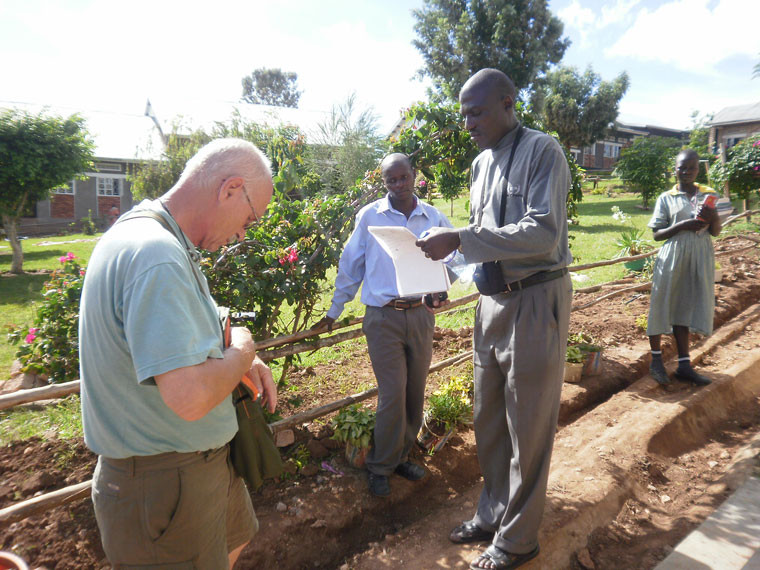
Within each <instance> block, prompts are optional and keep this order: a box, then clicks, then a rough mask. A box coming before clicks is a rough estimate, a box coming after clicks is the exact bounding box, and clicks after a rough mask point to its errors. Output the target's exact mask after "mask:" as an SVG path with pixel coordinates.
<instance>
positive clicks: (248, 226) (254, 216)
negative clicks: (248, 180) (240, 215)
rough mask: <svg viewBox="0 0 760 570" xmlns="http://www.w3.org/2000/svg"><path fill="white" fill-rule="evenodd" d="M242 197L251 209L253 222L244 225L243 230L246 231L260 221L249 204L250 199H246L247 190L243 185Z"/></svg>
mask: <svg viewBox="0 0 760 570" xmlns="http://www.w3.org/2000/svg"><path fill="white" fill-rule="evenodd" d="M243 196H245V201H246V202H248V206H249V207H250V208H251V214H253V221H252V222H248V223H247V224H246V225H245V229H246V230H248V229H250V228H252V227H253V226H255V225H257V224H258V223H259V222H260V221H261V219H260V218H259V217H258V216H257V215H256V210H254V209H253V204H252V203H251V199H250V198H249V197H248V189H247V188H246V187H245V184H243Z"/></svg>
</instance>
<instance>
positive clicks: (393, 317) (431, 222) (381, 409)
mask: <svg viewBox="0 0 760 570" xmlns="http://www.w3.org/2000/svg"><path fill="white" fill-rule="evenodd" d="M381 173H382V178H383V183H384V184H385V187H386V188H387V190H388V195H387V196H385V197H384V198H380V199H379V200H376V201H374V202H372V203H371V204H368V205H367V206H365V207H364V208H362V209H361V210H360V211H359V214H358V215H357V216H356V227H355V229H354V232H353V234H351V237H350V238H349V240H348V243H347V244H346V248H345V249H344V250H343V255H341V258H340V264H339V267H338V276H337V277H336V279H335V294H334V295H333V300H332V306H331V307H330V310H328V311H327V315H326V316H325V317H324V318H323V319H322V320H320V321H319V322H318V323H317V324H316V325H314V327H313V328H314V329H319V328H328V327H330V326H331V325H332V323H334V322H335V319H337V318H338V317H339V316H340V314H341V313H342V312H343V307H344V305H345V304H346V303H347V302H349V301H351V300H352V299H353V298H354V296H355V295H356V292H357V291H358V290H359V286H360V285H361V284H362V282H363V283H364V287H363V288H362V296H361V300H362V303H364V304H365V305H366V306H367V309H366V312H365V314H364V323H363V325H362V330H363V331H364V334H365V335H366V337H367V348H368V350H369V356H370V360H371V361H372V369H373V370H374V372H375V377H376V378H377V387H378V403H377V418H376V421H375V437H374V444H373V447H372V449H371V450H370V452H369V455H368V456H367V470H368V472H369V490H370V492H371V493H372V494H373V495H376V496H381V497H382V496H387V495H389V494H390V484H389V482H388V477H389V476H390V475H391V474H392V473H394V472H395V473H398V474H399V475H401V476H402V477H405V478H407V479H409V480H411V481H417V480H419V479H422V478H423V477H424V476H425V470H424V469H423V468H422V467H421V466H419V465H416V464H414V463H412V462H410V461H409V460H408V455H409V451H410V450H411V448H412V445H414V443H415V441H416V438H417V433H418V432H419V429H420V426H421V425H422V407H423V404H424V401H425V380H426V378H427V374H428V369H429V368H430V361H431V359H432V354H433V327H434V325H435V317H434V316H433V312H432V311H431V310H429V309H428V308H427V307H426V306H425V304H424V303H423V299H421V298H420V297H415V298H399V294H398V288H397V287H396V271H395V269H394V267H393V261H392V260H391V257H390V256H389V255H388V254H387V253H386V252H385V250H384V249H383V248H382V246H381V245H380V243H379V242H378V241H377V240H376V239H375V238H374V237H373V236H372V235H371V234H370V233H369V231H368V229H367V228H369V227H370V226H401V227H406V228H408V229H409V230H410V231H411V232H412V233H414V234H415V235H416V236H419V235H420V234H422V233H423V232H424V231H426V230H429V229H430V228H433V227H439V226H440V227H446V228H450V227H452V226H451V223H450V222H449V220H448V219H447V218H446V216H444V215H443V214H442V213H441V212H439V211H438V210H437V209H435V208H434V207H432V206H430V205H429V204H426V203H424V202H423V201H422V200H420V199H418V198H417V196H415V195H414V169H413V168H412V165H411V163H410V162H409V158H408V157H407V156H406V155H404V154H398V153H395V154H390V155H388V156H387V157H385V158H384V159H383V162H382V163H381ZM433 304H434V305H436V306H437V304H438V301H437V300H435V301H434V302H433Z"/></svg>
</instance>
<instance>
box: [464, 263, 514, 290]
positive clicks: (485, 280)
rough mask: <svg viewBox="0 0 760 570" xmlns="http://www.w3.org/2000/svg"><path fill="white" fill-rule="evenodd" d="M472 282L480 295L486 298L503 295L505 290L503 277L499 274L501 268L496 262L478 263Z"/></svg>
mask: <svg viewBox="0 0 760 570" xmlns="http://www.w3.org/2000/svg"><path fill="white" fill-rule="evenodd" d="M472 280H473V281H474V282H475V286H476V287H477V288H478V291H479V292H480V294H481V295H486V296H488V297H490V296H492V295H498V294H499V293H503V292H504V291H505V289H506V285H505V284H504V275H502V273H501V267H499V264H498V263H497V262H496V261H488V262H486V263H478V264H477V266H476V267H475V272H474V273H473V275H472Z"/></svg>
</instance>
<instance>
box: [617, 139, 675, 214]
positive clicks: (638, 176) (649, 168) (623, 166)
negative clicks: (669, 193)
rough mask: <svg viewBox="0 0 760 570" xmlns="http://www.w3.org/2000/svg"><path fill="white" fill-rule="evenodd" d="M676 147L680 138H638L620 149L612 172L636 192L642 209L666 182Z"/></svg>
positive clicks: (666, 186) (665, 186) (661, 190)
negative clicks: (618, 157) (640, 199)
mask: <svg viewBox="0 0 760 570" xmlns="http://www.w3.org/2000/svg"><path fill="white" fill-rule="evenodd" d="M680 149H681V141H679V140H677V139H672V138H665V137H639V138H637V139H634V141H633V144H632V145H631V146H630V147H628V148H624V149H623V150H622V151H621V152H620V159H619V160H618V161H617V164H616V165H615V172H614V174H615V176H618V177H619V178H620V179H622V180H623V182H625V183H626V184H627V185H629V186H630V187H631V188H632V189H633V190H634V191H635V192H640V193H641V198H642V200H643V202H644V208H648V207H649V201H650V200H651V199H652V198H653V197H655V196H658V195H659V194H660V193H662V192H664V191H665V190H667V188H668V186H669V185H670V174H671V172H673V165H674V160H675V157H676V155H677V154H678V151H679V150H680Z"/></svg>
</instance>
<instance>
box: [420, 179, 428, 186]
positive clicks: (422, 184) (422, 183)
mask: <svg viewBox="0 0 760 570" xmlns="http://www.w3.org/2000/svg"><path fill="white" fill-rule="evenodd" d="M420 186H422V187H423V188H424V187H425V186H427V182H425V181H424V180H420Z"/></svg>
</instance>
